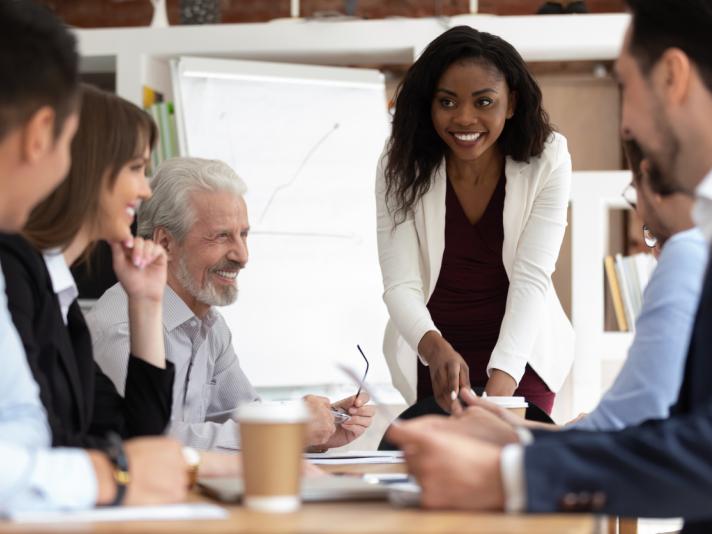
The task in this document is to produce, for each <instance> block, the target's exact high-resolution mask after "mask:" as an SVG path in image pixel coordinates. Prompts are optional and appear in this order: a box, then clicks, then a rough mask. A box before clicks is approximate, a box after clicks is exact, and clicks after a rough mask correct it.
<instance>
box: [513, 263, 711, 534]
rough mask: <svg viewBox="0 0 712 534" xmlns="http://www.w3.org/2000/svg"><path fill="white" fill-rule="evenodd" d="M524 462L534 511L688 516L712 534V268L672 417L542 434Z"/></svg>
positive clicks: (697, 528) (689, 522) (690, 524)
mask: <svg viewBox="0 0 712 534" xmlns="http://www.w3.org/2000/svg"><path fill="white" fill-rule="evenodd" d="M650 365H655V354H651V355H650ZM524 463H525V476H526V486H527V501H528V502H527V508H528V510H529V511H532V512H555V511H562V510H569V511H574V510H575V511H587V510H594V511H598V512H603V513H606V514H616V515H621V516H630V517H680V516H681V517H684V518H685V520H686V522H685V528H684V529H683V532H685V533H693V532H700V533H701V532H705V533H710V532H712V269H709V268H708V270H707V274H706V275H705V282H704V286H703V289H702V297H701V300H700V305H699V308H698V310H697V316H696V318H695V325H694V329H693V332H692V338H691V340H690V349H689V352H688V356H687V363H686V367H685V375H684V380H683V384H682V387H681V389H680V394H679V397H678V401H677V403H676V404H675V406H673V407H672V412H671V416H670V417H669V418H668V419H665V420H655V421H647V422H645V423H643V424H641V425H638V426H636V427H631V428H627V429H625V430H622V431H619V432H586V431H576V430H570V431H566V432H536V433H535V441H534V443H533V444H532V445H531V446H529V447H526V448H525V455H524Z"/></svg>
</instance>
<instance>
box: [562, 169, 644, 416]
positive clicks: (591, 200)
mask: <svg viewBox="0 0 712 534" xmlns="http://www.w3.org/2000/svg"><path fill="white" fill-rule="evenodd" d="M630 181H631V173H630V171H595V172H575V173H574V175H573V181H572V187H571V214H572V221H571V226H572V228H571V242H572V245H571V246H572V251H571V256H572V266H571V294H572V302H571V321H572V323H573V325H574V329H575V331H576V357H575V360H574V365H573V369H572V371H571V376H570V380H571V386H572V388H571V393H572V399H571V405H572V408H573V413H574V414H577V413H580V412H584V411H590V410H591V408H592V407H593V406H595V404H596V402H598V399H599V398H600V396H601V389H602V384H601V378H602V377H601V370H602V366H603V363H604V362H607V361H620V360H622V359H623V358H624V357H625V355H626V353H627V350H628V347H629V346H630V343H631V342H632V339H633V335H632V334H631V333H630V332H606V331H605V330H604V294H605V291H607V289H606V286H605V284H604V280H605V279H604V267H603V258H605V256H606V255H607V254H608V250H609V247H608V236H609V235H610V232H609V220H610V219H609V211H610V210H612V209H626V208H627V206H626V203H625V200H623V198H622V197H621V192H622V191H623V189H624V188H625V186H626V185H628V184H629V183H630Z"/></svg>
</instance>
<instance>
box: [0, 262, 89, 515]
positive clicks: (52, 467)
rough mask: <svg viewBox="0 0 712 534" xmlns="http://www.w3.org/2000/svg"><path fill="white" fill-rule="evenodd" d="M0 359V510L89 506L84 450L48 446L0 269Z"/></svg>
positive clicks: (36, 393) (43, 418) (41, 412)
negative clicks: (0, 369) (0, 368)
mask: <svg viewBox="0 0 712 534" xmlns="http://www.w3.org/2000/svg"><path fill="white" fill-rule="evenodd" d="M0 362H1V365H2V371H1V372H0V515H7V514H12V512H16V511H26V510H47V509H74V508H88V507H90V506H92V505H93V504H94V503H95V501H96V492H97V489H96V478H95V475H94V470H93V468H92V465H91V463H90V461H89V457H88V456H87V454H86V453H85V452H84V451H82V450H79V449H50V448H49V446H50V443H51V436H50V430H49V426H48V424H47V417H46V414H45V411H44V408H43V406H42V403H41V402H40V399H39V389H38V387H37V384H36V383H35V381H34V378H33V377H32V374H31V372H30V368H29V366H28V364H27V359H26V357H25V350H24V348H23V346H22V342H21V341H20V336H19V335H18V333H17V330H16V329H15V325H14V324H13V322H12V318H11V317H10V313H9V311H8V309H7V297H6V295H5V279H4V277H3V275H2V271H1V270H0Z"/></svg>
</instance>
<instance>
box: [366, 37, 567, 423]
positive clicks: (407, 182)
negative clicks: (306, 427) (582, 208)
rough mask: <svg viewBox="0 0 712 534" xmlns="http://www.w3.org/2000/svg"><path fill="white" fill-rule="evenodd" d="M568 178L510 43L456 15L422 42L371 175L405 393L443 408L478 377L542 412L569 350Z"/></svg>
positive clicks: (391, 353) (392, 346) (398, 377)
mask: <svg viewBox="0 0 712 534" xmlns="http://www.w3.org/2000/svg"><path fill="white" fill-rule="evenodd" d="M570 180H571V158H570V155H569V152H568V149H567V145H566V140H565V139H564V137H562V136H561V135H559V134H557V133H555V132H553V129H552V126H551V125H550V123H549V118H548V115H547V114H546V112H545V111H544V110H543V108H542V96H541V91H540V89H539V87H538V86H537V84H536V82H535V80H534V78H533V77H532V75H531V74H530V73H529V71H528V70H527V67H526V65H525V63H524V61H523V60H522V58H521V56H520V55H519V54H518V53H517V51H516V50H515V49H514V48H513V47H512V46H511V45H510V44H509V43H507V42H506V41H504V40H502V39H500V38H499V37H496V36H494V35H491V34H487V33H483V32H479V31H477V30H474V29H472V28H469V27H465V26H459V27H456V28H452V29H451V30H448V31H447V32H445V33H443V34H442V35H441V36H440V37H438V38H437V39H435V40H434V41H433V42H432V43H430V45H429V46H428V47H427V49H426V50H425V51H424V53H423V54H422V56H421V57H420V58H419V59H418V60H417V61H416V62H415V63H414V64H413V66H412V67H411V68H410V69H409V70H408V72H407V73H406V75H405V78H404V80H403V82H402V83H401V85H400V87H399V90H398V93H397V97H396V105H395V114H394V118H393V130H392V134H391V138H390V140H389V142H388V144H387V147H386V150H385V152H384V154H383V156H382V157H381V160H380V163H379V168H378V175H377V182H376V197H377V204H378V250H379V259H380V264H381V271H382V274H383V283H384V300H385V302H386V305H387V306H388V311H389V314H390V321H389V324H388V326H387V328H386V334H385V339H384V352H385V355H386V359H387V361H388V364H389V368H390V370H391V375H392V377H393V382H394V385H395V386H396V387H397V388H398V389H399V390H400V391H401V393H402V394H403V395H404V397H405V399H406V401H407V402H408V403H412V402H414V401H415V400H416V398H417V399H424V398H427V397H430V396H435V399H436V400H437V402H438V404H439V405H440V406H441V407H442V408H443V409H445V410H448V411H449V409H450V406H451V403H452V399H453V397H454V396H455V395H457V394H458V392H459V389H460V388H463V387H466V388H469V387H482V388H484V390H485V391H486V392H487V394H488V395H490V396H492V395H498V396H510V395H521V396H524V397H526V398H527V400H528V401H530V402H532V403H534V404H536V405H537V406H539V407H540V408H542V409H544V410H545V411H547V412H551V409H552V406H553V402H554V396H555V393H554V392H555V391H557V390H558V388H560V387H561V385H562V383H563V382H564V379H565V378H566V375H567V374H568V371H569V368H570V365H571V362H572V358H573V331H572V328H571V325H570V323H569V322H568V320H567V318H566V316H565V314H564V312H563V310H562V308H561V305H560V303H559V300H558V298H557V296H556V293H555V291H554V288H553V286H552V283H551V274H552V272H553V271H554V266H555V263H556V260H557V257H558V254H559V249H560V247H561V241H562V239H563V235H564V230H565V227H566V211H567V205H568V200H569V189H570ZM417 355H419V357H418V356H417ZM416 366H417V369H416ZM416 377H417V386H416V385H415V383H414V382H415V380H414V379H415V378H416Z"/></svg>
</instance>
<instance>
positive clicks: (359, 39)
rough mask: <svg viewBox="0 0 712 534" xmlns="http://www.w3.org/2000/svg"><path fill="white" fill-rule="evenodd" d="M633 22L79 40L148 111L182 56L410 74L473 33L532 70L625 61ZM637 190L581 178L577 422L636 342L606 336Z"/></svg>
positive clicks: (205, 30) (442, 24) (496, 22)
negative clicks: (609, 287)
mask: <svg viewBox="0 0 712 534" xmlns="http://www.w3.org/2000/svg"><path fill="white" fill-rule="evenodd" d="M628 21H629V16H628V15H627V14H590V15H576V16H514V17H498V16H492V15H462V16H456V17H450V18H438V19H435V18H419V19H406V18H393V19H384V20H363V21H362V20H357V21H331V22H326V21H313V20H302V19H284V20H278V21H272V22H267V23H249V24H221V25H208V26H184V27H181V26H173V27H168V28H163V29H152V28H148V27H144V28H111V29H78V30H76V34H77V36H78V40H79V48H80V53H81V56H82V71H83V73H85V74H96V75H100V76H104V77H107V76H113V77H114V81H115V90H116V93H117V94H119V95H120V96H122V97H124V98H126V99H128V100H131V101H133V102H134V103H136V104H139V105H140V104H141V102H142V87H143V86H144V85H148V86H150V87H152V88H154V89H156V90H158V91H160V92H162V93H163V94H164V96H165V98H166V99H167V100H173V91H172V84H171V70H170V60H171V59H174V58H177V57H181V56H198V57H209V58H233V59H251V60H263V61H279V62H294V63H305V64H319V65H340V66H355V65H358V66H374V65H376V66H388V65H393V66H403V65H409V64H410V63H412V62H413V60H414V59H415V58H416V57H417V56H418V55H419V54H420V52H421V51H422V50H423V49H424V48H425V46H427V44H428V43H429V42H430V41H432V40H433V39H434V38H435V37H437V36H438V35H439V34H440V33H442V32H443V31H444V30H446V29H448V28H450V27H453V26H457V25H463V24H464V25H470V26H473V27H476V28H477V29H479V30H482V31H488V32H491V33H494V34H497V35H500V36H501V37H503V38H504V39H506V40H508V41H509V42H510V43H512V44H513V45H514V46H515V47H516V48H517V49H518V50H519V52H520V53H521V54H522V56H523V57H524V59H525V60H526V61H529V62H538V63H542V62H551V63H552V64H553V63H563V64H565V63H566V62H576V61H611V60H613V59H615V57H616V56H617V53H618V51H619V48H620V45H621V43H622V41H623V35H624V32H625V28H626V26H627V25H628ZM629 180H630V177H629V174H628V173H627V172H617V171H610V172H609V171H605V172H577V173H574V180H573V187H572V196H571V206H572V242H573V243H572V262H571V266H572V276H571V283H572V285H571V287H572V308H571V310H572V322H573V324H574V327H575V329H576V333H577V342H576V359H575V363H574V367H573V370H572V374H571V377H570V380H569V382H570V384H571V385H572V386H573V387H572V388H571V394H572V397H571V400H570V406H566V409H564V410H563V412H562V413H565V414H567V415H574V414H576V413H578V412H580V411H584V410H588V409H590V408H591V406H592V405H593V404H595V402H596V401H597V400H598V398H599V397H600V394H601V366H602V364H603V363H604V362H605V361H613V360H620V359H622V358H623V357H624V355H625V353H626V351H627V348H628V346H629V344H630V341H631V339H632V338H631V335H630V334H628V333H618V332H604V326H603V313H604V312H603V307H604V304H603V302H604V291H605V286H604V278H603V258H604V256H605V255H606V254H607V236H608V217H607V211H608V210H609V209H617V208H623V207H624V204H623V200H622V199H621V198H620V193H621V191H622V190H623V188H624V186H625V185H626V184H627V183H628V181H629ZM391 398H395V397H391ZM393 402H396V401H395V400H394V401H393ZM563 402H566V401H565V400H563Z"/></svg>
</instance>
